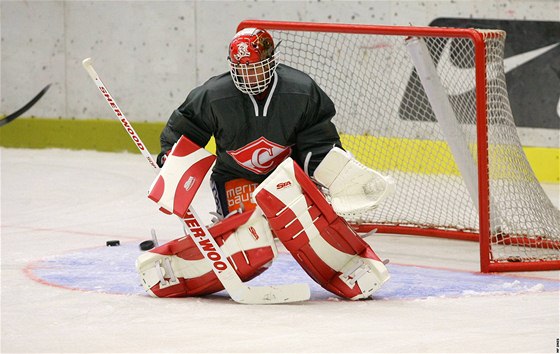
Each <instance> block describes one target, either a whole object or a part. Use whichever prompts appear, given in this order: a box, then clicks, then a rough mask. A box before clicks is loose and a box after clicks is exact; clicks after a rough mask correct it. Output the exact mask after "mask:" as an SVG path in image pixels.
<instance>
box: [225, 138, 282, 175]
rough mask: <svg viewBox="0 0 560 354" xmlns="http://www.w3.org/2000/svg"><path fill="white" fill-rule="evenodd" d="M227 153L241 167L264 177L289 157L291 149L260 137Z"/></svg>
mask: <svg viewBox="0 0 560 354" xmlns="http://www.w3.org/2000/svg"><path fill="white" fill-rule="evenodd" d="M227 153H228V154H229V155H230V156H231V157H232V158H233V160H234V161H235V162H237V163H238V164H239V165H240V166H241V167H243V168H245V169H247V170H249V171H251V172H254V173H256V174H258V175H264V174H267V173H268V172H270V171H272V170H273V169H275V168H276V166H278V165H280V163H282V161H284V160H285V159H286V158H287V157H289V156H290V155H291V154H292V148H291V147H289V146H282V145H279V144H276V143H273V142H272V141H269V140H267V139H266V138H265V137H262V136H261V137H260V138H258V139H257V140H255V141H253V142H251V143H249V144H247V145H245V146H243V147H242V148H239V149H237V150H235V151H233V150H229V151H228V152H227Z"/></svg>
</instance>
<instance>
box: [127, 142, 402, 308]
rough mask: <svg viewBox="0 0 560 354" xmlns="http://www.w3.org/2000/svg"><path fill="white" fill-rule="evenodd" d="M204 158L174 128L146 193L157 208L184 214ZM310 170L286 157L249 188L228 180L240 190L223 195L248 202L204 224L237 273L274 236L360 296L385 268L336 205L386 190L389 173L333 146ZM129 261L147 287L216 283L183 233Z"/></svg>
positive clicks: (344, 290) (252, 264)
mask: <svg viewBox="0 0 560 354" xmlns="http://www.w3.org/2000/svg"><path fill="white" fill-rule="evenodd" d="M201 152H202V153H201ZM213 161H214V159H213V158H211V157H210V156H209V153H208V152H207V151H205V150H204V149H201V148H200V147H198V146H197V145H196V144H194V143H193V142H191V141H190V140H188V139H187V138H185V137H181V139H180V140H179V141H178V142H177V144H175V146H174V147H173V149H172V150H171V152H170V154H169V155H168V156H167V160H166V162H165V165H164V166H163V168H162V170H161V172H160V175H159V176H158V178H157V179H156V180H155V181H154V183H153V185H152V187H151V189H150V194H149V197H150V198H151V199H153V200H154V201H156V202H157V203H158V205H159V206H160V209H161V210H162V211H164V212H166V213H174V214H177V215H187V214H188V211H187V210H188V208H189V206H190V203H191V201H192V198H193V197H194V193H196V190H197V189H198V186H199V185H200V181H201V180H202V179H203V177H204V175H205V174H206V172H207V171H208V169H209V168H210V167H211V165H212V163H213ZM314 179H315V181H314V180H312V179H311V178H310V177H309V176H308V175H307V174H306V173H305V172H304V171H303V170H302V169H301V168H300V167H299V165H298V164H297V163H295V162H294V160H293V159H292V158H290V157H287V158H286V159H285V160H284V161H283V162H281V163H280V164H279V165H278V167H277V168H275V169H274V171H273V172H272V173H271V174H270V175H269V176H268V177H267V178H266V179H265V180H264V181H263V182H262V183H260V184H259V185H258V186H257V187H256V188H254V189H252V188H242V187H239V186H237V187H236V189H237V190H238V191H241V192H243V191H245V194H248V195H241V196H240V195H238V194H234V193H229V194H227V195H228V196H229V197H230V199H231V200H230V202H232V204H235V203H234V202H236V201H237V202H239V201H241V200H248V199H249V200H250V201H252V202H250V203H241V205H240V206H239V208H238V209H236V210H235V211H233V212H231V213H229V214H228V215H227V217H225V218H224V219H222V220H220V221H218V222H216V223H214V224H213V225H212V226H210V227H209V228H208V231H209V232H210V234H211V235H212V237H213V238H214V240H215V241H216V243H217V244H218V246H219V247H220V248H221V250H222V251H223V252H224V254H225V256H226V257H227V260H228V262H229V263H230V265H231V266H232V267H233V268H234V269H235V272H236V273H237V275H238V276H239V277H240V278H241V279H242V280H243V281H248V280H250V279H252V278H254V277H256V276H258V275H260V274H261V273H263V272H264V271H265V270H266V269H267V268H268V267H269V266H270V265H271V264H272V262H273V261H274V259H275V258H276V256H277V254H278V251H277V245H276V240H277V241H278V242H280V243H281V244H282V245H283V246H284V247H285V248H286V249H287V250H288V251H289V252H290V254H291V255H292V256H293V257H294V259H295V260H296V261H297V263H299V265H300V266H301V267H302V268H303V269H304V270H305V272H306V273H307V274H308V275H309V276H310V277H311V278H312V279H313V280H314V281H315V282H317V283H318V284H319V285H320V286H322V287H323V288H324V289H326V290H328V291H330V292H332V293H333V294H336V295H338V296H340V297H343V298H347V299H351V300H358V299H365V298H368V297H370V296H371V295H372V294H373V293H374V292H375V291H376V290H378V289H379V288H380V287H381V286H382V285H383V283H385V282H386V281H387V280H388V279H389V274H388V271H387V268H386V267H385V265H384V263H383V262H382V261H381V260H380V259H379V257H378V256H377V255H376V254H375V252H374V251H373V250H372V248H371V247H370V246H369V245H368V244H367V243H366V242H365V241H364V240H363V239H362V238H360V237H359V235H358V234H357V233H356V232H355V231H354V230H353V229H352V228H351V227H350V226H349V225H348V223H347V222H346V221H345V220H344V219H343V218H342V217H341V216H339V215H338V214H337V211H338V212H345V213H347V212H351V211H352V210H355V209H356V208H358V209H363V208H371V207H375V206H376V205H377V204H378V203H380V202H381V201H382V200H383V199H384V198H386V197H387V196H388V195H390V193H391V190H392V188H393V183H392V181H391V180H390V178H387V177H384V176H382V175H380V174H378V173H377V172H375V171H373V170H371V169H369V168H367V167H365V166H363V165H361V164H360V163H359V162H357V161H356V160H355V159H354V158H352V157H351V155H350V154H348V153H347V152H345V151H344V150H342V149H340V148H336V147H334V148H333V149H331V150H330V151H329V152H328V154H327V155H326V156H325V158H324V159H323V160H322V162H321V163H320V164H319V166H318V167H317V169H316V170H315V173H314ZM197 183H198V185H197ZM316 183H318V184H319V185H320V186H321V189H323V190H326V191H327V196H328V198H329V199H327V198H326V197H325V195H324V194H323V193H322V192H321V190H320V189H319V188H318V187H317V184H316ZM247 184H250V183H249V181H247ZM344 186H350V187H349V188H344ZM329 200H330V201H329ZM353 206H354V209H353ZM337 207H338V208H340V210H337V209H336V208H337ZM136 267H137V270H138V272H139V274H140V277H141V281H142V285H143V286H144V288H145V289H146V291H147V292H148V293H149V294H150V295H152V296H154V297H185V296H202V295H207V294H211V293H214V292H217V291H220V290H222V289H224V287H223V285H222V284H221V282H220V281H219V280H218V278H217V277H216V275H215V274H214V272H212V268H211V265H210V264H209V263H208V262H207V261H206V260H205V259H204V257H203V255H202V254H201V252H200V251H199V249H198V248H197V247H196V246H195V243H194V241H193V239H192V237H189V236H184V237H181V238H178V239H176V240H173V241H171V242H168V243H166V244H163V245H161V246H159V247H156V248H154V249H151V250H149V251H147V252H145V253H143V254H142V255H141V256H140V257H139V258H138V259H137V262H136Z"/></svg>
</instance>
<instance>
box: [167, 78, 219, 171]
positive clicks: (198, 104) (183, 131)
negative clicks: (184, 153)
mask: <svg viewBox="0 0 560 354" xmlns="http://www.w3.org/2000/svg"><path fill="white" fill-rule="evenodd" d="M199 91H200V90H199V89H198V88H197V89H194V90H193V91H192V92H191V93H190V94H189V95H188V97H187V99H186V100H185V102H183V104H182V105H181V106H180V107H179V108H177V109H176V110H174V111H173V113H171V116H170V117H169V120H168V121H167V124H166V125H165V127H164V128H163V130H162V132H161V134H160V144H161V152H160V154H159V155H158V164H159V166H160V167H161V166H162V165H163V163H162V157H163V156H164V155H165V154H167V152H168V151H169V150H171V148H172V147H173V145H174V144H175V143H176V142H177V141H179V139H180V138H181V136H185V137H187V138H188V139H189V140H190V141H192V142H194V143H195V144H196V145H198V146H206V144H208V141H209V140H210V138H211V137H212V134H213V131H214V128H213V125H212V123H211V122H207V121H205V120H204V119H203V118H202V117H203V116H208V114H202V113H203V112H205V110H208V109H209V107H210V105H209V104H208V103H207V102H205V100H204V95H203V94H202V93H201V92H199ZM206 113H208V112H206Z"/></svg>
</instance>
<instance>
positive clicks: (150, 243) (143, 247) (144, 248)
mask: <svg viewBox="0 0 560 354" xmlns="http://www.w3.org/2000/svg"><path fill="white" fill-rule="evenodd" d="M139 246H140V249H141V250H142V251H147V250H151V249H152V248H154V247H155V243H154V241H152V240H148V241H144V242H141V243H140V245H139Z"/></svg>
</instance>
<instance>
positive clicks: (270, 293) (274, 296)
mask: <svg viewBox="0 0 560 354" xmlns="http://www.w3.org/2000/svg"><path fill="white" fill-rule="evenodd" d="M82 65H83V66H84V68H85V69H86V71H87V72H88V74H89V76H90V77H91V79H92V80H93V81H94V82H95V84H96V85H97V87H98V88H99V90H100V91H101V94H102V95H103V97H104V98H105V100H106V101H107V103H108V104H109V106H111V108H112V109H113V112H114V113H115V115H116V116H117V118H118V119H119V120H120V122H121V124H122V126H123V128H124V129H125V130H126V131H127V132H128V134H129V135H130V138H131V139H132V140H133V141H134V143H135V144H136V146H137V147H138V149H139V150H140V152H141V153H142V155H144V157H145V158H146V159H147V160H148V162H149V163H150V165H151V166H152V167H153V168H154V169H155V171H156V173H157V172H158V171H159V167H158V166H157V164H156V163H155V161H154V160H153V158H152V155H151V154H150V153H149V151H148V149H147V148H146V146H145V145H144V143H142V140H140V137H139V136H138V134H136V132H135V131H134V129H133V128H132V126H131V125H130V122H129V121H128V119H126V117H125V115H124V113H123V112H122V111H121V110H120V108H119V107H118V105H117V103H116V102H115V100H114V99H113V97H112V96H111V94H110V93H109V91H108V90H107V88H106V87H105V85H104V84H103V82H102V81H101V79H100V78H99V75H97V72H96V71H95V70H94V69H93V65H92V62H91V58H87V59H84V60H83V61H82ZM180 220H181V222H182V224H183V228H184V229H185V231H186V233H188V234H189V236H190V237H191V238H192V240H193V241H194V243H195V244H196V246H197V247H198V249H199V250H200V252H201V253H202V255H203V256H204V258H205V259H206V260H207V261H208V262H209V263H210V264H211V266H212V270H213V271H214V273H215V274H216V277H217V278H218V279H219V280H220V282H221V283H222V285H223V286H224V288H225V289H226V291H227V292H228V294H229V295H230V296H231V298H232V299H233V300H234V301H236V302H239V303H243V304H279V303H287V302H296V301H305V300H308V299H309V298H310V296H311V294H310V290H309V286H308V285H307V284H286V285H278V286H247V285H245V284H244V283H243V282H242V281H241V279H240V278H239V276H238V275H237V273H236V272H235V270H234V269H233V268H232V266H231V265H230V264H229V262H228V261H227V258H226V256H225V255H224V253H223V251H222V249H221V248H220V247H219V246H218V244H217V243H216V241H215V240H214V238H213V237H212V236H211V235H210V232H209V231H208V229H207V228H206V227H205V226H204V223H203V222H202V221H201V219H200V217H199V216H198V215H197V214H196V212H195V211H194V210H193V208H189V212H188V213H187V216H186V217H185V219H182V218H180Z"/></svg>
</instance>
